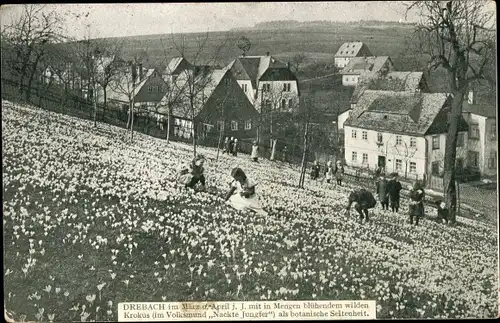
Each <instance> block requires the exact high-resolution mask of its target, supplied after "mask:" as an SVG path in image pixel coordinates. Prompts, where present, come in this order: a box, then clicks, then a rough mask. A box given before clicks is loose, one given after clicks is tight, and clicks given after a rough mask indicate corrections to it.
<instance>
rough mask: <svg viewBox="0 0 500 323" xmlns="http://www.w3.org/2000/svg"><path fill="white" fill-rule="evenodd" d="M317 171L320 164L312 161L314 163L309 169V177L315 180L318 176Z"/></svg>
mask: <svg viewBox="0 0 500 323" xmlns="http://www.w3.org/2000/svg"><path fill="white" fill-rule="evenodd" d="M319 171H320V166H319V163H318V161H317V160H316V161H314V164H313V166H312V169H311V179H313V180H317V179H318V178H319Z"/></svg>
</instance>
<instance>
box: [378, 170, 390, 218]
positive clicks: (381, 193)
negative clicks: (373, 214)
mask: <svg viewBox="0 0 500 323" xmlns="http://www.w3.org/2000/svg"><path fill="white" fill-rule="evenodd" d="M387 184H388V182H387V180H386V179H385V176H384V175H383V174H382V175H381V176H380V180H379V181H378V184H377V194H378V199H379V201H380V204H382V210H389V192H388V190H387Z"/></svg>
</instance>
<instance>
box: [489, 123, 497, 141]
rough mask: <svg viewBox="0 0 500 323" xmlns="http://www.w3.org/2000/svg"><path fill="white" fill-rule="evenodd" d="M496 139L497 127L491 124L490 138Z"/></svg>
mask: <svg viewBox="0 0 500 323" xmlns="http://www.w3.org/2000/svg"><path fill="white" fill-rule="evenodd" d="M496 137H497V125H496V124H495V123H492V124H491V125H490V138H491V139H495V138H496Z"/></svg>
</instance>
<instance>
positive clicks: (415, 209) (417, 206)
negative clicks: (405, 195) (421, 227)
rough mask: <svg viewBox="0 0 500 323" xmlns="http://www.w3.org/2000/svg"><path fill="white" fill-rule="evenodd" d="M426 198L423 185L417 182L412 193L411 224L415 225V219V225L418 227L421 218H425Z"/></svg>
mask: <svg viewBox="0 0 500 323" xmlns="http://www.w3.org/2000/svg"><path fill="white" fill-rule="evenodd" d="M424 198H425V192H424V188H423V185H422V183H421V182H420V181H416V182H415V184H414V185H413V189H412V190H411V192H410V207H409V213H410V224H413V218H415V225H418V221H419V220H420V218H423V217H424Z"/></svg>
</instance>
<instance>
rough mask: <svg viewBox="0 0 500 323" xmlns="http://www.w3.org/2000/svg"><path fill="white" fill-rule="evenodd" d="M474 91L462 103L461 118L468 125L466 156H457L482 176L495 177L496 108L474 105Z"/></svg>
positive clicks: (486, 105) (487, 105)
mask: <svg viewBox="0 0 500 323" xmlns="http://www.w3.org/2000/svg"><path fill="white" fill-rule="evenodd" d="M474 96H475V93H474V91H470V92H469V95H468V100H467V101H464V103H463V110H462V112H463V117H464V118H465V120H466V121H467V123H468V125H469V134H468V142H467V149H468V150H467V154H466V155H462V156H457V160H458V159H459V158H461V159H462V160H464V159H465V160H466V161H467V162H466V164H467V165H468V166H469V167H471V168H474V169H477V170H479V171H480V172H481V174H482V175H486V176H491V177H495V178H496V175H497V115H496V110H497V109H496V107H494V106H492V105H489V104H484V103H483V104H478V103H476V99H475V97H474Z"/></svg>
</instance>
